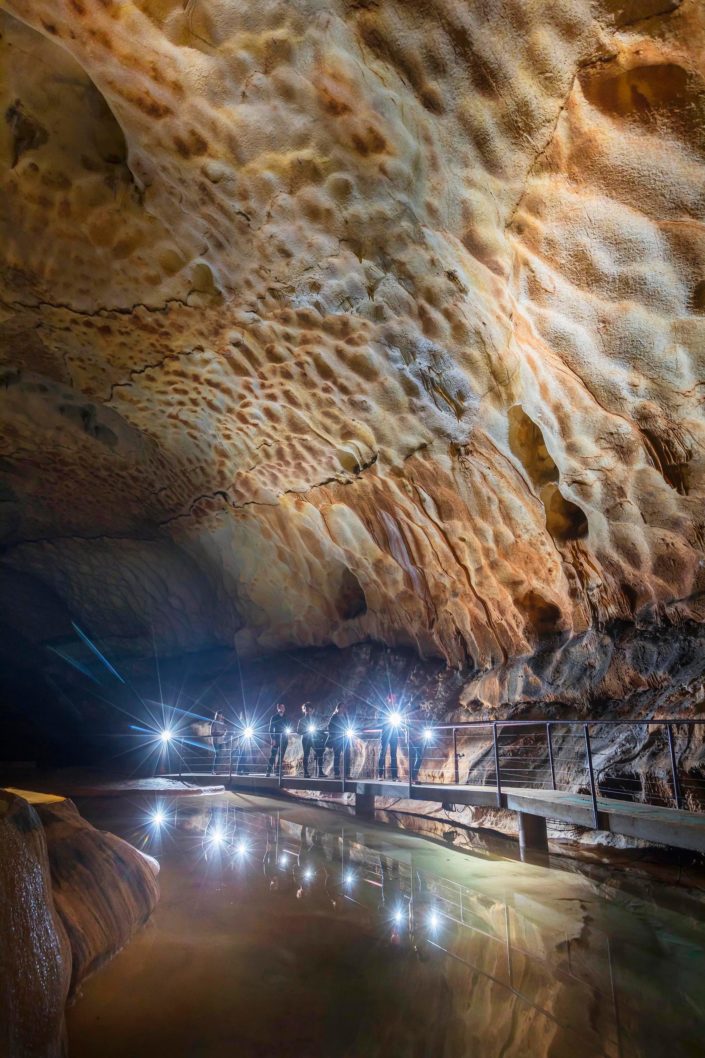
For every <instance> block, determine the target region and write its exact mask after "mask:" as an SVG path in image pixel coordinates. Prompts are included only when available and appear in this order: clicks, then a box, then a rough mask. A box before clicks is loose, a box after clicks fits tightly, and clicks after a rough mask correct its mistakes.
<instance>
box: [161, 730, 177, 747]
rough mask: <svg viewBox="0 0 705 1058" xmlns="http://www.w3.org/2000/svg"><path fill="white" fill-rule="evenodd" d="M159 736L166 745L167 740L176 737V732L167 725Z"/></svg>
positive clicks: (169, 740)
mask: <svg viewBox="0 0 705 1058" xmlns="http://www.w3.org/2000/svg"><path fill="white" fill-rule="evenodd" d="M159 737H160V739H161V740H162V742H163V743H164V744H165V745H166V743H167V742H171V740H172V738H173V737H174V732H173V731H171V730H170V729H169V728H168V727H165V728H164V730H163V731H160V732H159Z"/></svg>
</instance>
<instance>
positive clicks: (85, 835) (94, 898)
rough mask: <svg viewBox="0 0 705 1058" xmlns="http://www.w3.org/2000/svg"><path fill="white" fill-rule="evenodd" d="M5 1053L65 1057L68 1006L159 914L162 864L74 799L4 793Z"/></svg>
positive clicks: (0, 877) (1, 955)
mask: <svg viewBox="0 0 705 1058" xmlns="http://www.w3.org/2000/svg"><path fill="white" fill-rule="evenodd" d="M0 839H1V840H2V850H3V852H2V857H0V898H1V899H0V936H1V937H2V945H1V946H0V969H1V970H2V973H0V1054H1V1055H2V1056H3V1058H62V1056H64V1055H65V1054H66V1032H65V1026H64V1006H65V1003H66V1000H67V998H68V999H70V998H72V997H73V996H74V995H75V993H76V990H77V988H78V986H79V985H80V983H81V981H83V980H84V979H85V978H86V977H87V976H88V975H89V974H90V973H92V972H93V971H94V970H96V969H97V968H98V967H99V966H101V965H102V964H103V963H105V962H107V961H108V960H109V959H111V958H112V957H113V956H114V955H115V954H116V952H118V951H119V950H120V948H122V947H123V946H124V945H125V944H126V943H127V942H128V941H129V940H130V938H131V937H132V935H133V933H135V931H136V930H137V929H139V928H140V927H141V926H143V925H144V923H145V922H146V921H147V919H148V918H149V916H150V915H151V913H152V911H153V910H154V908H155V906H156V903H157V898H158V887H157V882H156V876H157V874H158V872H159V864H158V863H157V861H156V860H154V859H152V858H151V857H150V856H146V855H144V854H143V853H141V852H139V851H138V850H137V849H136V848H133V846H132V845H129V844H128V843H127V842H126V841H123V840H122V839H121V838H118V837H115V835H114V834H108V833H104V832H103V831H100V830H96V829H95V827H93V826H91V825H90V823H87V822H86V821H85V820H84V819H82V818H81V816H80V815H79V813H78V812H77V810H76V808H75V806H74V805H73V804H72V802H71V801H67V800H65V799H64V798H62V797H55V796H53V795H51V794H49V795H46V794H37V793H33V792H28V791H26V790H17V791H14V790H4V789H0Z"/></svg>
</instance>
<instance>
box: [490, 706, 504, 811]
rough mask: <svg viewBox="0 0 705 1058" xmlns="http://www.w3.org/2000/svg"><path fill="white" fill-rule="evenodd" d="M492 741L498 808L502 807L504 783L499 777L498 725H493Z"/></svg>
mask: <svg viewBox="0 0 705 1058" xmlns="http://www.w3.org/2000/svg"><path fill="white" fill-rule="evenodd" d="M492 741H493V743H494V767H495V772H496V773H497V807H498V808H501V807H502V783H501V779H500V775H499V743H498V741H497V724H496V723H494V724H492Z"/></svg>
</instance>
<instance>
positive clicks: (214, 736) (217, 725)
mask: <svg viewBox="0 0 705 1058" xmlns="http://www.w3.org/2000/svg"><path fill="white" fill-rule="evenodd" d="M227 731H228V729H227V727H226V726H225V717H224V716H223V714H222V713H218V712H216V713H214V714H213V719H212V721H211V742H212V743H213V774H214V775H215V773H216V770H217V768H218V763H219V761H220V759H221V757H222V756H223V753H224V751H225V744H226V736H227Z"/></svg>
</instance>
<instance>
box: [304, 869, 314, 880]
mask: <svg viewBox="0 0 705 1058" xmlns="http://www.w3.org/2000/svg"><path fill="white" fill-rule="evenodd" d="M312 878H313V870H312V869H311V868H310V867H307V868H306V870H305V871H304V881H306V882H310V881H311V879H312Z"/></svg>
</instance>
